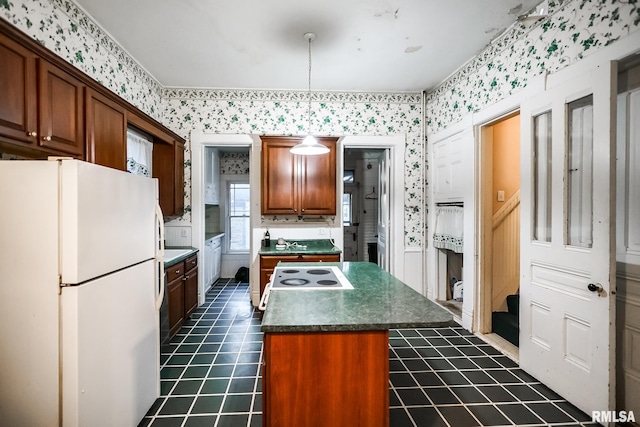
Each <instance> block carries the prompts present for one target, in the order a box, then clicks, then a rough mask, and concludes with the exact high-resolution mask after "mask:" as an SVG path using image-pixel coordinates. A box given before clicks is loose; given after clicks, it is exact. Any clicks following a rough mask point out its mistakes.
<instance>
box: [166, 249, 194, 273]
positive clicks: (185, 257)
mask: <svg viewBox="0 0 640 427" xmlns="http://www.w3.org/2000/svg"><path fill="white" fill-rule="evenodd" d="M167 249H191V251H190V252H187V253H186V254H184V255H180V256H179V257H177V258H174V259H172V260H171V261H168V262H163V264H164V268H167V267H171V266H172V265H176V264H177V263H179V262H181V261H184V260H185V259H187V258H189V257H190V256H192V255H193V254H197V253H198V249H196V248H194V247H191V246H189V247H171V248H167Z"/></svg>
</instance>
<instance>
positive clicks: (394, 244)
mask: <svg viewBox="0 0 640 427" xmlns="http://www.w3.org/2000/svg"><path fill="white" fill-rule="evenodd" d="M405 140H406V137H405V135H404V134H402V135H390V136H345V137H343V138H341V139H340V142H341V144H342V147H343V149H347V148H375V149H388V150H389V157H390V159H391V162H390V163H391V182H390V183H389V193H390V197H389V202H390V208H391V210H390V218H389V225H390V227H389V228H390V229H389V236H387V244H389V245H390V248H389V255H390V258H391V259H390V260H389V261H390V262H389V273H391V274H393V275H394V276H395V277H397V278H398V279H400V280H402V281H405V277H404V276H405V274H404V273H405V259H404V255H405V254H404V151H405V149H404V147H405ZM343 169H344V164H340V170H343ZM338 187H339V188H338V192H339V199H338V200H342V192H343V186H342V185H339V186H338ZM398 188H400V189H402V190H401V191H398V190H397V189H398ZM420 279H421V274H420ZM407 284H409V285H411V284H410V283H407ZM414 286H415V284H414ZM420 286H422V285H420Z"/></svg>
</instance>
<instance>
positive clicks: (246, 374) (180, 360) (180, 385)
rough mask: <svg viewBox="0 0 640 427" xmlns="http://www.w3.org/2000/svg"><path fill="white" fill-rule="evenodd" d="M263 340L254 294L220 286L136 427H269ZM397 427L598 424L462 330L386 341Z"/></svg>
mask: <svg viewBox="0 0 640 427" xmlns="http://www.w3.org/2000/svg"><path fill="white" fill-rule="evenodd" d="M261 358H262V332H260V314H259V313H258V312H256V311H255V310H254V309H253V308H252V307H251V304H250V302H249V286H248V284H246V283H236V282H235V280H233V279H221V280H219V281H218V282H217V283H216V284H215V286H214V287H213V288H212V289H211V290H210V291H209V292H208V293H207V296H206V299H205V303H204V304H203V305H202V306H201V307H199V308H198V309H196V311H195V312H194V313H193V314H192V316H191V318H190V319H189V320H188V321H187V322H186V323H185V325H184V326H183V327H182V329H181V330H180V331H179V332H178V334H177V335H176V336H175V337H174V338H173V339H172V340H171V343H170V344H169V345H166V346H163V347H162V349H161V361H160V362H161V372H160V378H161V379H160V382H161V386H160V388H161V396H160V398H159V399H157V400H156V402H155V404H154V405H153V406H152V407H151V409H150V410H149V411H148V413H147V415H146V416H145V417H144V419H143V420H142V421H141V422H140V424H139V426H145V427H146V426H149V427H173V426H175V427H196V426H197V427H200V426H203V427H204V426H207V427H227V426H229V427H257V426H261V425H262V393H261V390H262V378H261V376H260V368H259V366H260V360H261ZM389 369H390V373H389V403H390V410H389V415H390V425H391V426H392V427H435V426H443V427H447V426H449V427H465V426H513V425H518V426H549V425H550V426H570V425H571V426H591V425H596V424H592V423H591V422H590V421H591V417H589V416H587V415H586V414H584V413H582V412H581V411H579V410H578V409H577V408H575V407H574V406H573V405H571V404H569V403H568V402H567V401H566V400H564V399H562V398H561V397H560V396H558V395H557V394H556V393H554V392H553V391H551V390H549V389H548V388H547V387H545V386H544V385H543V384H541V383H540V382H539V381H537V380H536V379H535V378H533V377H531V376H530V375H528V374H527V373H526V372H524V371H523V370H521V369H520V368H519V367H518V365H517V363H515V362H514V361H513V360H511V359H510V358H508V357H506V356H504V355H502V353H501V352H500V351H498V350H496V349H495V348H494V347H492V346H490V345H488V344H487V343H486V342H485V341H483V340H481V339H480V338H478V337H476V336H475V335H473V334H471V333H470V332H468V331H466V330H464V329H462V328H437V329H433V328H431V329H400V330H391V331H389Z"/></svg>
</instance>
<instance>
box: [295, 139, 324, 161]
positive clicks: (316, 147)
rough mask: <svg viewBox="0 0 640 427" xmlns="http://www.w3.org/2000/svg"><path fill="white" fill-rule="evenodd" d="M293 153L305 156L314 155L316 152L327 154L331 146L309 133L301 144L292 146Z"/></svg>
mask: <svg viewBox="0 0 640 427" xmlns="http://www.w3.org/2000/svg"><path fill="white" fill-rule="evenodd" d="M290 151H291V152H292V153H293V154H301V155H303V156H313V155H316V154H326V153H328V152H329V147H327V146H326V145H322V144H320V143H319V142H318V140H316V139H315V138H314V137H313V136H312V135H307V136H306V137H305V138H304V139H303V140H302V142H301V143H300V144H298V145H296V146H295V147H293V148H291V150H290Z"/></svg>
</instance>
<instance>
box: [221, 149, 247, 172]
mask: <svg viewBox="0 0 640 427" xmlns="http://www.w3.org/2000/svg"><path fill="white" fill-rule="evenodd" d="M220 174H221V175H249V153H222V154H220Z"/></svg>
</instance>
